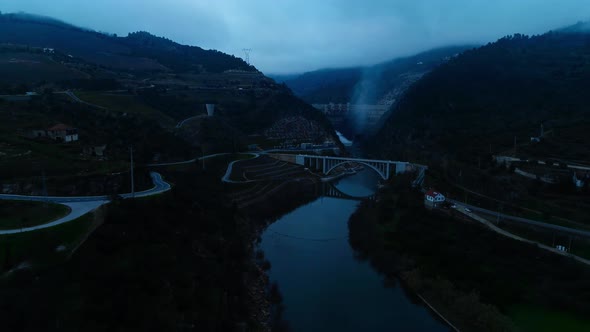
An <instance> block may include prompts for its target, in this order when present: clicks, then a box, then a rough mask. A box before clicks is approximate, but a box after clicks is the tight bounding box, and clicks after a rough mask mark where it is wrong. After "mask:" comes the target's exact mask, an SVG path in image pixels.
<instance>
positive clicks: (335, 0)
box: [0, 0, 590, 74]
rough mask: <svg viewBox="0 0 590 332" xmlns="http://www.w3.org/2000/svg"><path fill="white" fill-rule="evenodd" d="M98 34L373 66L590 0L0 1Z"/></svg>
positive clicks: (295, 66) (555, 20)
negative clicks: (142, 34)
mask: <svg viewBox="0 0 590 332" xmlns="http://www.w3.org/2000/svg"><path fill="white" fill-rule="evenodd" d="M0 11H3V12H16V11H25V12H29V13H33V14H40V15H47V16H52V17H54V18H58V19H61V20H63V21H66V22H68V23H72V24H75V25H79V26H83V27H87V28H91V29H94V30H99V31H106V32H111V33H117V34H119V35H126V34H127V33H128V32H133V31H138V30H146V31H149V32H151V33H153V34H156V35H159V36H165V37H168V38H170V39H172V40H175V41H177V42H180V43H183V44H190V45H197V46H201V47H203V48H207V49H218V50H220V51H223V52H226V53H230V54H234V55H236V56H239V57H243V52H242V49H244V48H251V49H253V51H252V55H251V62H252V64H253V65H255V66H256V67H257V68H258V69H260V70H262V71H263V72H265V73H267V74H269V73H292V72H302V71H308V70H313V69H318V68H323V67H342V66H355V65H367V64H374V63H378V62H381V61H385V60H389V59H391V58H394V57H397V56H403V55H410V54H412V53H417V52H419V51H423V50H426V49H429V48H433V47H437V46H444V45H449V44H464V43H486V42H489V41H494V40H496V39H498V38H500V37H502V36H505V35H507V34H512V33H516V32H519V33H525V34H540V33H543V32H545V31H547V30H550V29H553V28H556V27H561V26H565V25H569V24H573V23H576V22H577V21H580V20H584V21H586V20H589V19H590V0H249V1H248V0H2V1H1V3H0Z"/></svg>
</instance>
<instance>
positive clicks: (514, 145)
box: [514, 136, 516, 157]
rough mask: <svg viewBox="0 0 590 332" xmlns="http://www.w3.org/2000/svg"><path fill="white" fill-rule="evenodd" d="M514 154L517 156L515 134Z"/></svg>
mask: <svg viewBox="0 0 590 332" xmlns="http://www.w3.org/2000/svg"><path fill="white" fill-rule="evenodd" d="M514 156H515V157H516V136H514Z"/></svg>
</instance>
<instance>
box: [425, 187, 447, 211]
mask: <svg viewBox="0 0 590 332" xmlns="http://www.w3.org/2000/svg"><path fill="white" fill-rule="evenodd" d="M445 201H446V198H445V196H444V195H443V194H441V193H439V192H438V191H436V190H432V189H431V190H429V191H428V192H427V193H426V194H424V205H425V206H426V207H427V208H431V209H432V208H438V207H440V206H441V205H442V204H443V203H444V202H445Z"/></svg>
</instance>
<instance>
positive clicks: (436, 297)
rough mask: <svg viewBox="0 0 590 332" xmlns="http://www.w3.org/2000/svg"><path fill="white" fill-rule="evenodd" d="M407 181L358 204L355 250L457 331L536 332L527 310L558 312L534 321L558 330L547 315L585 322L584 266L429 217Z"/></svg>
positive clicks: (589, 298)
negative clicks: (524, 314) (519, 314)
mask: <svg viewBox="0 0 590 332" xmlns="http://www.w3.org/2000/svg"><path fill="white" fill-rule="evenodd" d="M403 182H404V181H403V179H400V178H398V179H396V180H395V182H394V183H393V184H392V186H391V187H390V188H389V189H385V190H383V191H382V192H380V194H379V199H378V201H377V202H372V203H363V204H362V205H361V207H360V209H359V211H358V212H357V213H356V214H355V215H354V216H353V217H352V218H351V221H350V240H351V245H353V247H354V248H355V249H356V250H358V251H359V254H360V256H361V257H364V258H365V259H367V260H369V261H370V262H371V264H373V265H374V266H375V267H376V268H377V269H379V271H381V272H382V273H383V274H384V275H386V276H390V277H391V278H395V277H399V278H401V279H402V280H403V282H404V283H405V284H407V285H408V287H409V288H410V289H411V290H412V291H413V292H415V293H416V294H420V295H421V296H422V297H423V298H424V299H426V301H427V302H428V303H430V304H431V305H432V306H433V307H434V308H436V310H437V311H438V312H440V314H442V315H443V316H444V317H446V318H447V319H448V320H449V321H450V322H451V323H452V324H453V325H455V326H456V327H457V328H458V329H459V330H461V331H511V330H516V329H518V330H521V331H535V330H534V329H531V328H530V327H529V326H527V325H524V324H522V322H523V321H524V320H523V319H517V318H516V317H515V316H514V312H515V311H514V310H513V308H514V307H518V306H522V305H524V306H525V307H529V306H535V307H541V308H544V310H547V311H549V312H555V313H559V315H553V316H552V315H546V316H543V317H537V318H536V320H545V321H546V325H547V326H555V325H554V324H553V323H554V322H551V321H550V317H557V316H559V317H563V315H566V316H567V317H570V318H571V319H572V320H575V319H581V318H583V317H588V309H587V308H588V306H587V305H588V304H590V294H587V293H585V292H580V291H579V290H581V289H586V287H588V286H589V285H590V282H589V281H588V279H587V278H588V277H590V271H589V269H587V268H586V267H585V266H583V265H581V264H577V263H575V262H573V261H572V260H570V259H567V258H566V257H562V256H559V255H554V254H553V253H549V252H546V251H544V250H541V249H539V248H536V247H535V246H533V245H530V244H526V243H522V242H519V241H513V240H511V239H507V238H504V237H502V236H500V235H498V234H496V233H494V232H490V231H489V230H487V229H486V228H484V227H481V226H480V225H478V224H476V223H473V222H468V221H462V220H461V219H460V216H446V215H443V214H437V213H435V212H428V211H427V210H426V209H424V208H423V202H422V200H423V198H422V194H421V193H419V192H413V191H412V190H411V189H410V186H405V185H403ZM404 188H405V189H404ZM566 275H567V276H568V279H567V281H566V280H564V279H563V276H566ZM574 290H577V291H574ZM574 331H576V330H574Z"/></svg>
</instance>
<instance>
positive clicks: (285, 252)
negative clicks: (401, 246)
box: [260, 170, 449, 332]
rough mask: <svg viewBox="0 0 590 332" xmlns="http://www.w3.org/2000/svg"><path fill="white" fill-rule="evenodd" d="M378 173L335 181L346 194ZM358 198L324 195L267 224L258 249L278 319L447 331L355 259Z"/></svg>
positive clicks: (364, 191)
mask: <svg viewBox="0 0 590 332" xmlns="http://www.w3.org/2000/svg"><path fill="white" fill-rule="evenodd" d="M377 179H378V178H377V175H376V174H375V173H373V172H372V171H369V170H366V171H363V172H360V173H359V174H357V175H355V176H351V177H347V178H344V179H342V180H340V181H339V182H338V183H337V184H336V187H337V188H338V189H339V190H341V191H343V192H345V193H347V194H349V195H351V196H367V195H370V194H372V193H374V191H375V187H376V184H377ZM357 205H358V201H354V200H346V199H339V198H330V197H321V198H319V199H317V200H316V201H314V202H312V203H309V204H307V205H304V206H301V207H299V208H298V209H296V210H294V211H293V212H291V213H289V214H287V215H285V216H283V217H282V218H281V219H279V220H278V221H276V222H275V223H273V224H272V225H270V226H269V227H268V228H267V230H266V231H265V232H264V234H263V235H262V242H261V243H260V249H262V250H264V253H265V256H266V258H267V259H268V260H269V261H270V263H271V266H272V267H271V269H270V271H269V276H270V279H271V282H276V283H277V284H278V285H279V290H280V292H281V294H282V296H283V304H284V306H285V311H284V313H283V318H284V319H285V320H286V321H287V323H288V324H289V327H290V328H291V330H292V331H294V332H299V331H305V332H308V331H449V328H448V327H447V326H446V325H445V324H444V323H442V322H441V321H440V320H438V319H437V318H436V317H434V316H433V314H432V313H431V312H430V311H429V310H427V309H426V308H425V307H424V306H422V305H421V304H415V303H413V302H412V301H411V300H410V298H409V297H408V295H407V294H406V293H405V292H404V290H403V289H401V288H400V286H399V284H396V285H395V286H391V285H389V286H387V287H386V286H385V285H384V278H383V277H382V276H381V275H379V274H378V273H377V272H376V271H375V270H374V269H373V268H372V267H371V266H370V264H369V263H368V262H366V261H360V260H359V259H357V258H355V253H354V250H353V249H352V248H351V247H350V245H349V243H348V219H349V217H350V216H351V214H352V213H354V211H355V210H356V208H357Z"/></svg>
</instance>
